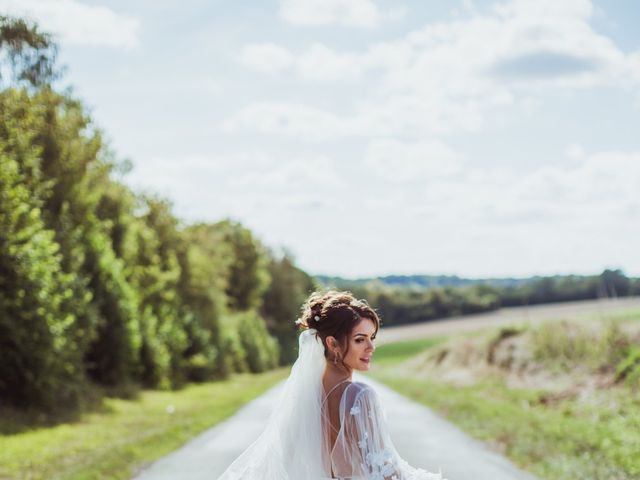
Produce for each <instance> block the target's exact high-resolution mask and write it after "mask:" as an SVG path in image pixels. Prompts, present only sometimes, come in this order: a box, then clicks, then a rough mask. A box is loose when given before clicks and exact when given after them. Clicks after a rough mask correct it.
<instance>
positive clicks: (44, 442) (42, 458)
mask: <svg viewBox="0 0 640 480" xmlns="http://www.w3.org/2000/svg"><path fill="white" fill-rule="evenodd" d="M288 372H289V369H288V368H281V369H278V370H274V371H270V372H266V373H263V374H258V375H250V374H242V375H236V376H233V377H232V378H230V379H229V380H225V381H220V382H212V383H207V384H200V385H191V386H188V387H186V388H184V389H182V390H179V391H175V392H166V391H144V392H142V394H141V395H140V397H139V398H138V399H136V400H120V399H107V400H106V401H105V407H106V408H105V411H103V412H100V413H92V414H87V415H84V416H83V417H82V418H81V419H80V420H79V421H77V422H74V423H68V424H61V425H58V426H55V427H51V428H37V429H33V430H28V431H23V432H20V433H17V434H14V435H4V436H0V478H1V479H5V478H12V479H27V478H28V479H34V480H35V479H74V480H80V479H87V480H88V479H96V478H100V479H129V478H131V476H132V475H133V474H135V473H136V471H137V470H139V469H140V468H141V467H142V466H144V465H146V464H148V463H149V462H151V461H153V460H155V459H157V458H159V457H161V456H163V455H165V454H167V453H169V452H171V451H172V450H175V449H176V448H178V447H179V446H181V445H182V444H183V443H184V442H186V441H187V440H189V439H190V438H192V437H193V436H194V435H196V434H198V433H200V432H202V431H204V430H206V429H207V428H210V427H211V426H212V425H215V424H216V423H218V422H220V421H221V420H223V419H225V418H227V417H229V416H230V415H232V414H233V413H234V412H235V411H237V410H238V409H239V408H240V407H241V406H242V405H243V404H245V403H246V402H248V401H249V400H251V399H253V398H255V397H257V396H258V395H260V394H261V393H263V392H264V391H266V390H267V389H268V388H269V387H271V386H273V385H275V384H276V383H277V382H278V381H279V380H281V379H282V378H284V377H285V376H286V375H287V374H288Z"/></svg>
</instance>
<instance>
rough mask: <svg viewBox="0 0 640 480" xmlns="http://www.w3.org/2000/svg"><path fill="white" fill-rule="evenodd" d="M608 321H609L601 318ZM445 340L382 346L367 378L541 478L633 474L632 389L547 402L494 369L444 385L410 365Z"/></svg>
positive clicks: (636, 425) (626, 478)
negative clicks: (468, 381) (508, 383)
mask: <svg viewBox="0 0 640 480" xmlns="http://www.w3.org/2000/svg"><path fill="white" fill-rule="evenodd" d="M639 317H640V312H638V311H637V310H636V311H634V312H626V313H625V314H621V315H616V318H615V320H618V321H632V322H633V321H637V320H638V318H639ZM607 320H611V318H610V317H609V316H608V318H607ZM540 328H544V329H546V328H548V329H549V330H548V331H547V332H546V333H554V332H555V333H561V332H558V331H556V330H557V328H556V327H555V326H554V325H550V326H541V327H540ZM606 331H609V330H606ZM614 331H615V330H614ZM480 335H481V334H480ZM550 338H551V337H549V338H546V337H545V340H546V342H545V343H544V344H545V345H549V346H550V347H554V348H556V349H557V348H558V347H559V343H558V337H553V338H552V339H550ZM444 340H445V338H442V337H441V338H437V339H423V340H412V341H410V342H401V343H396V344H388V345H384V346H381V347H379V348H378V350H377V351H376V354H375V355H376V363H375V364H374V365H373V368H372V370H371V375H372V376H373V377H374V378H376V379H378V380H380V381H382V382H384V383H386V384H387V385H388V386H390V387H391V388H393V389H394V390H396V391H398V392H399V393H402V394H404V395H406V396H408V397H410V398H412V399H414V400H416V401H418V402H420V403H422V404H424V405H426V406H428V407H430V408H432V409H433V410H434V411H436V412H438V413H440V414H441V415H442V416H444V417H446V418H448V419H449V420H450V421H451V422H453V423H455V424H456V425H458V426H459V427H460V428H461V429H463V430H465V431H466V432H467V433H469V434H470V435H472V436H474V437H476V438H478V439H480V440H483V441H484V442H486V443H487V444H489V445H490V446H492V447H493V448H494V449H496V450H498V451H499V452H502V453H503V454H505V455H506V456H507V457H509V458H510V459H511V460H512V461H513V462H514V463H516V464H517V465H519V466H521V467H522V468H524V469H526V470H528V471H530V472H531V473H533V474H536V475H538V476H539V477H540V478H544V479H549V480H576V479H579V480H582V479H585V480H600V479H602V480H604V479H606V480H632V479H636V480H637V479H638V478H640V455H639V454H638V452H640V395H639V391H638V389H634V388H629V387H628V386H627V385H626V384H622V385H619V386H616V387H613V388H608V389H602V390H596V391H595V392H593V393H591V394H590V396H589V397H588V398H587V399H586V400H585V399H584V398H582V399H581V398H580V397H579V396H578V397H575V396H573V397H567V398H563V399H561V400H559V401H556V402H552V403H549V402H546V401H545V399H546V398H548V394H549V393H550V392H549V391H545V390H543V389H540V388H534V387H531V388H509V387H507V386H506V384H505V381H504V378H503V377H502V376H501V375H498V374H488V375H486V376H485V377H482V378H481V379H479V380H477V381H476V382H475V383H474V384H472V385H464V386H461V385H459V384H453V383H448V382H446V381H444V380H442V379H439V378H436V377H435V376H427V375H426V374H425V373H424V371H421V370H420V368H419V367H417V365H418V364H417V363H416V362H415V361H414V362H413V363H412V359H414V357H415V356H416V355H419V354H420V353H421V352H424V351H426V350H428V349H430V348H433V347H434V346H436V345H439V344H440V343H442V342H443V341H444ZM552 340H553V341H552ZM614 340H616V336H615V335H614V336H613V337H612V342H613V341H614ZM454 341H455V339H454ZM612 344H613V343H612ZM593 346H594V351H596V352H598V353H604V350H603V348H602V345H599V344H598V342H594V345H593ZM595 347H597V348H595ZM564 352H565V351H564V350H562V351H561V353H563V355H556V357H557V359H560V358H564V356H565V355H564ZM634 352H635V353H634ZM556 353H557V352H556ZM577 353H581V351H580V350H578V351H577ZM379 354H381V355H379ZM630 355H631V356H633V355H635V356H633V358H631V360H633V361H634V362H635V361H637V359H636V356H638V354H637V352H636V350H632V351H631V353H630ZM578 357H579V358H583V357H582V355H578ZM583 359H584V358H583ZM631 360H628V361H627V363H632V362H631ZM552 367H553V365H549V368H552ZM564 368H565V367H564V366H563V369H564Z"/></svg>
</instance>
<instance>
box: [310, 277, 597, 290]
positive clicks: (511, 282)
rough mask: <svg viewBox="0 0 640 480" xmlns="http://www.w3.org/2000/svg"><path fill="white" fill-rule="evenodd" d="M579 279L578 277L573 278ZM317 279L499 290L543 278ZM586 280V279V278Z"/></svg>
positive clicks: (338, 285) (338, 283)
mask: <svg viewBox="0 0 640 480" xmlns="http://www.w3.org/2000/svg"><path fill="white" fill-rule="evenodd" d="M573 277H574V278H577V277H576V276H573ZM315 278H316V279H317V280H318V281H319V282H321V283H322V284H323V285H325V286H333V287H336V288H349V287H351V286H364V285H366V284H369V283H383V284H385V285H389V286H394V287H422V288H430V287H466V286H469V285H478V284H484V285H492V286H494V287H498V288H504V287H518V286H520V285H523V284H526V283H530V282H534V281H536V280H538V279H540V278H542V277H538V276H536V277H529V278H482V279H480V278H462V277H459V276H457V275H385V276H382V277H363V278H355V279H350V278H344V277H336V276H328V275H316V276H315ZM585 278H586V277H585Z"/></svg>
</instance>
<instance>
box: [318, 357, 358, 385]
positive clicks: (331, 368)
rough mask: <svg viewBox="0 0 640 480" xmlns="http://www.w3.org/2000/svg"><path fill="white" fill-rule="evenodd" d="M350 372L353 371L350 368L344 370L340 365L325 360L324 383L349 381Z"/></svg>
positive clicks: (331, 383) (333, 383)
mask: <svg viewBox="0 0 640 480" xmlns="http://www.w3.org/2000/svg"><path fill="white" fill-rule="evenodd" d="M352 373H353V371H352V370H346V369H345V368H344V367H342V366H337V365H334V364H333V363H331V362H327V365H326V366H325V369H324V376H323V379H324V383H325V385H327V384H328V385H331V386H333V385H335V384H337V383H338V382H341V381H343V380H349V381H351V374H352Z"/></svg>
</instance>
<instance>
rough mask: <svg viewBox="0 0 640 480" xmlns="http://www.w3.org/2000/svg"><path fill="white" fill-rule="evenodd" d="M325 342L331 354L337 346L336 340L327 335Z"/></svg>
mask: <svg viewBox="0 0 640 480" xmlns="http://www.w3.org/2000/svg"><path fill="white" fill-rule="evenodd" d="M325 341H326V342H327V347H329V350H331V351H332V352H333V350H335V348H336V347H337V346H338V342H337V341H336V338H335V337H332V336H331V335H329V336H328V337H327V338H326V340H325Z"/></svg>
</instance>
